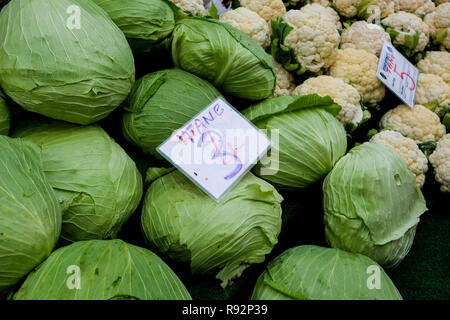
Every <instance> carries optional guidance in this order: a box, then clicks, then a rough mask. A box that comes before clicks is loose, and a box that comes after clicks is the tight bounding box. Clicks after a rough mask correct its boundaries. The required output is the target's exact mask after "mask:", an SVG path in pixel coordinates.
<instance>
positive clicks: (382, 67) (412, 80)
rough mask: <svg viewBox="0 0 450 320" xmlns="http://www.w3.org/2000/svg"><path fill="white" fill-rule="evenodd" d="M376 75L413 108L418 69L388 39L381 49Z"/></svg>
mask: <svg viewBox="0 0 450 320" xmlns="http://www.w3.org/2000/svg"><path fill="white" fill-rule="evenodd" d="M377 77H378V79H380V81H381V82H383V83H384V85H385V86H386V87H388V89H389V90H391V91H392V92H394V93H395V94H396V95H397V96H398V97H399V98H400V99H401V100H402V101H403V102H404V103H405V104H407V105H408V106H410V107H411V108H414V101H415V98H416V90H417V80H418V77H419V70H418V69H417V68H416V67H415V66H414V65H413V64H412V63H411V62H409V61H408V59H406V58H405V57H404V56H403V55H402V54H401V53H400V52H399V51H398V50H397V49H395V48H394V46H393V45H392V44H391V43H389V42H388V41H386V42H385V43H384V46H383V50H382V51H381V55H380V63H379V65H378V71H377Z"/></svg>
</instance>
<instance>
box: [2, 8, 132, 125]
mask: <svg viewBox="0 0 450 320" xmlns="http://www.w3.org/2000/svg"><path fill="white" fill-rule="evenodd" d="M75 8H79V9H80V11H79V18H80V19H79V22H80V24H79V28H78V26H77V24H76V22H77V21H76V19H75V17H76V16H77V12H76V10H74V9H75ZM69 9H72V10H73V11H69ZM68 12H71V13H68ZM134 72H135V68H134V59H133V54H132V52H131V49H130V46H129V44H128V42H127V41H126V38H125V36H124V34H123V33H122V31H120V29H119V28H118V27H117V26H116V25H115V24H114V22H113V21H112V20H111V19H110V18H109V17H108V15H107V14H106V13H105V12H104V11H103V10H102V9H100V8H99V7H98V6H97V5H95V4H94V3H93V2H92V1H87V0H46V1H43V0H14V1H11V2H10V3H9V4H8V5H6V6H5V7H4V8H3V10H2V11H1V13H0V85H1V86H2V87H3V89H4V91H5V93H6V94H7V95H8V96H9V97H11V98H12V99H13V100H14V101H15V102H16V103H18V104H19V105H21V106H22V107H23V108H25V109H26V110H28V111H32V112H36V113H40V114H42V115H45V116H47V117H51V118H54V119H59V120H65V121H68V122H74V123H78V124H89V123H92V122H95V121H98V120H100V119H102V118H104V117H106V116H107V115H108V114H110V113H111V112H112V111H113V110H114V109H115V108H116V107H118V106H119V105H120V104H121V103H122V101H123V100H124V99H125V98H126V97H127V95H128V94H129V92H130V90H131V87H132V86H133V83H134Z"/></svg>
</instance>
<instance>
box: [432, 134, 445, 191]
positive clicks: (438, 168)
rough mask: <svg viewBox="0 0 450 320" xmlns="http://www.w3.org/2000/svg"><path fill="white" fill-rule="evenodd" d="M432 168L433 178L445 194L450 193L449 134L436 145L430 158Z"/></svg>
mask: <svg viewBox="0 0 450 320" xmlns="http://www.w3.org/2000/svg"><path fill="white" fill-rule="evenodd" d="M430 162H431V164H432V165H433V168H434V177H435V179H436V181H437V182H439V183H440V184H441V188H442V190H443V191H445V192H450V134H446V135H445V136H444V137H443V138H442V139H441V140H439V142H438V143H437V147H436V150H434V152H433V153H432V154H431V156H430Z"/></svg>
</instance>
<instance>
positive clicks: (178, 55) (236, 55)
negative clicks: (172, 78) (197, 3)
mask: <svg viewBox="0 0 450 320" xmlns="http://www.w3.org/2000/svg"><path fill="white" fill-rule="evenodd" d="M172 58H173V62H174V64H175V65H176V66H177V67H179V68H181V69H183V70H186V71H188V72H190V73H193V74H195V75H197V76H199V77H202V78H204V79H206V80H208V81H210V82H211V83H212V84H213V85H214V86H216V87H217V88H219V89H220V90H221V91H222V92H223V93H224V94H229V95H232V96H235V97H239V98H243V99H248V100H261V99H265V98H268V97H270V96H272V95H273V93H274V90H275V83H276V73H275V66H274V63H273V61H272V59H271V57H270V56H269V55H268V54H267V53H266V52H265V51H264V49H263V48H262V47H261V46H260V45H259V44H258V43H257V42H256V41H255V40H253V39H252V38H250V37H249V36H247V35H246V34H244V33H243V32H242V31H240V30H238V29H235V28H233V27H232V26H231V25H229V24H227V23H220V22H219V21H216V20H213V19H205V18H201V17H189V18H185V19H181V20H180V21H178V22H177V23H176V24H175V29H174V31H173V34H172Z"/></svg>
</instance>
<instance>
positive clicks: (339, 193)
mask: <svg viewBox="0 0 450 320" xmlns="http://www.w3.org/2000/svg"><path fill="white" fill-rule="evenodd" d="M323 193H324V200H323V207H324V211H325V217H324V220H325V232H326V237H327V241H328V242H329V243H330V244H331V246H332V247H334V248H340V249H343V250H346V251H350V252H355V253H361V254H364V255H366V256H368V257H369V258H371V259H373V260H374V261H376V262H378V263H379V264H380V265H382V266H385V267H395V266H396V265H398V264H399V263H400V262H401V261H402V260H403V258H404V257H405V256H406V255H407V253H408V252H409V250H410V248H411V245H412V243H413V240H414V235H415V232H416V227H417V224H418V223H419V220H420V219H419V217H420V216H421V215H422V214H423V213H424V212H425V211H426V210H427V208H426V203H425V199H424V198H423V195H422V192H421V191H420V189H419V188H418V187H417V185H416V180H415V177H414V175H413V173H412V172H411V171H410V170H409V168H408V166H407V164H406V162H405V161H404V160H403V159H402V158H401V157H400V156H399V155H398V154H397V153H396V152H395V151H393V150H391V149H389V148H387V147H385V146H381V145H376V144H369V143H365V144H363V145H360V146H358V147H355V148H353V149H352V150H351V151H350V152H349V153H348V154H347V155H346V156H344V157H343V158H342V159H341V160H340V161H339V162H338V163H337V164H336V166H335V167H334V169H333V170H332V171H331V172H330V174H329V175H328V176H327V177H326V179H325V181H324V184H323Z"/></svg>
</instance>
